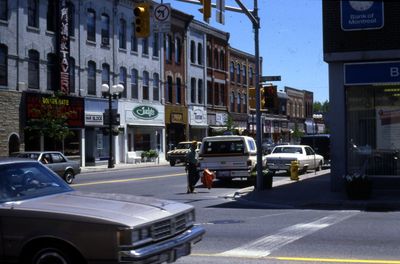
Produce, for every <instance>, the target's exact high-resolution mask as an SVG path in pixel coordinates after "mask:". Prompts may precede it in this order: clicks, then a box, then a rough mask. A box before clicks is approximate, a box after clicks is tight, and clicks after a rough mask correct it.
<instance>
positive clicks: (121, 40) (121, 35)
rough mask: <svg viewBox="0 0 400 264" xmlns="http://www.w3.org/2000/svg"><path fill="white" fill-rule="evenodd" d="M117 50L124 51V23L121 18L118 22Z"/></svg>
mask: <svg viewBox="0 0 400 264" xmlns="http://www.w3.org/2000/svg"><path fill="white" fill-rule="evenodd" d="M119 48H120V49H126V22H125V19H123V18H121V19H120V20H119Z"/></svg>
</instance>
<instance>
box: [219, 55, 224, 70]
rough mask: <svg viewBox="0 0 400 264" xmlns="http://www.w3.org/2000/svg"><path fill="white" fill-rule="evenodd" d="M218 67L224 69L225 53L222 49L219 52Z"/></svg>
mask: <svg viewBox="0 0 400 264" xmlns="http://www.w3.org/2000/svg"><path fill="white" fill-rule="evenodd" d="M219 68H220V69H221V70H225V53H224V51H222V50H221V52H220V53H219Z"/></svg>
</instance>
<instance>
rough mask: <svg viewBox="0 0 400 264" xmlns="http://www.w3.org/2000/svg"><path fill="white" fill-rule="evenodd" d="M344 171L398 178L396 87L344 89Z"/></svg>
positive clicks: (399, 102) (399, 90) (399, 98)
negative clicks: (345, 115) (345, 164)
mask: <svg viewBox="0 0 400 264" xmlns="http://www.w3.org/2000/svg"><path fill="white" fill-rule="evenodd" d="M346 95H347V98H346V105H347V139H348V148H347V170H348V173H354V172H359V173H366V174H367V175H375V176H376V175H385V176H386V175H399V172H398V167H399V164H398V162H399V158H400V156H399V149H400V138H399V136H398V135H399V132H400V86H353V87H348V88H347V94H346Z"/></svg>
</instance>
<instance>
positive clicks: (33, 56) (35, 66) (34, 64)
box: [28, 50, 39, 89]
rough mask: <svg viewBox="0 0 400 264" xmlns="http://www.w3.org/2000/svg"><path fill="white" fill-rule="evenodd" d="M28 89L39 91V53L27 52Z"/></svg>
mask: <svg viewBox="0 0 400 264" xmlns="http://www.w3.org/2000/svg"><path fill="white" fill-rule="evenodd" d="M28 88H30V89H39V52H37V51H36V50H29V51H28Z"/></svg>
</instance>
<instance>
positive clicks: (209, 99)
mask: <svg viewBox="0 0 400 264" xmlns="http://www.w3.org/2000/svg"><path fill="white" fill-rule="evenodd" d="M213 103H214V102H213V89H212V85H211V82H207V104H209V105H212V104H213Z"/></svg>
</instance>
